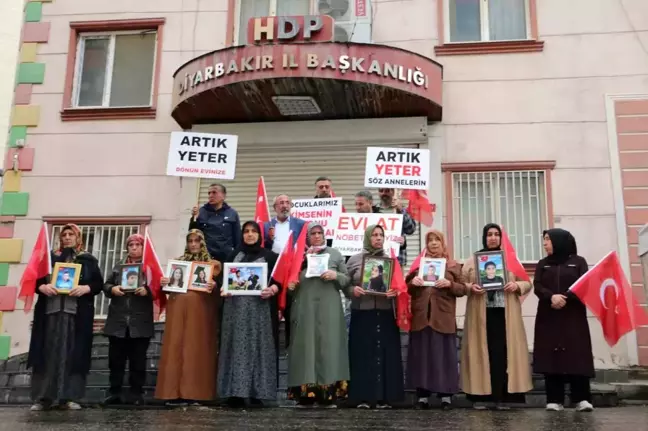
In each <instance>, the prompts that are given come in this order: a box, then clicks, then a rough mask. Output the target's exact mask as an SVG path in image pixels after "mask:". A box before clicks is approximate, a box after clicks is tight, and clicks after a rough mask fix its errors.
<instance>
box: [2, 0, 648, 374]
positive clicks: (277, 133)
mask: <svg viewBox="0 0 648 431" xmlns="http://www.w3.org/2000/svg"><path fill="white" fill-rule="evenodd" d="M34 4H37V5H38V6H32V5H34ZM124 7H125V3H124V2H117V1H108V0H94V1H92V2H77V1H72V0H53V1H45V0H43V1H32V2H29V3H28V9H27V10H31V8H34V9H35V8H38V9H39V10H40V11H41V12H42V13H40V14H39V15H38V19H37V20H33V19H30V13H25V15H24V17H25V22H24V23H23V31H22V39H21V48H20V63H19V66H18V71H19V72H18V77H17V85H16V87H15V95H14V104H15V106H14V108H13V116H12V119H11V130H10V133H9V140H8V147H9V148H8V150H7V152H6V155H5V167H6V166H7V163H8V161H9V160H17V163H16V170H15V171H14V173H13V174H12V179H11V181H10V182H8V181H7V180H6V179H5V185H4V193H3V203H2V207H0V215H1V216H2V219H1V220H2V225H1V228H2V232H3V237H2V239H0V260H1V263H0V284H1V285H4V286H5V287H3V288H0V289H2V290H3V291H4V292H5V293H6V295H7V296H9V297H10V300H9V301H7V303H6V304H5V303H4V302H3V304H4V306H5V308H4V309H5V312H4V314H3V316H2V326H3V332H4V333H5V334H7V335H8V336H10V337H11V354H12V355H14V354H18V353H22V352H25V351H26V350H27V348H28V341H29V321H30V316H29V314H25V313H23V312H22V311H21V309H22V303H21V302H20V301H16V300H15V296H16V292H15V286H17V284H18V282H19V280H20V277H21V275H22V271H23V269H24V265H25V263H26V261H27V260H28V259H29V256H30V253H31V249H32V247H33V245H34V242H35V239H36V235H37V233H38V230H39V227H40V226H41V223H42V222H43V221H47V222H48V224H49V226H50V230H51V235H52V238H53V241H54V243H53V245H56V241H55V238H56V236H57V232H58V229H59V228H60V226H61V224H63V223H65V222H76V223H78V224H79V225H80V226H82V228H83V232H84V236H85V242H86V244H87V246H88V249H89V251H91V252H92V253H93V254H95V255H96V256H97V257H98V258H99V259H100V262H101V263H102V265H103V270H104V271H107V270H108V269H109V268H110V267H111V266H112V264H113V262H115V260H117V259H119V258H120V257H121V256H123V255H124V253H125V246H124V241H125V239H126V237H127V236H128V235H129V234H130V233H132V232H135V231H142V230H143V229H145V228H146V227H149V228H150V231H151V234H152V236H153V238H154V240H155V244H156V248H157V249H158V253H159V254H160V257H161V259H163V260H165V259H168V258H171V257H174V256H177V255H179V254H181V252H182V247H183V243H184V235H185V233H186V229H187V225H188V220H189V216H190V211H191V208H192V207H193V206H194V205H196V204H197V203H198V202H200V203H202V202H204V201H205V200H206V187H207V186H208V184H209V183H210V182H211V181H200V180H197V179H192V178H178V177H170V176H166V175H165V168H166V158H167V152H168V145H169V135H170V132H172V131H175V130H181V129H185V130H189V129H191V130H194V131H205V132H219V133H227V134H235V135H238V136H239V151H238V161H237V169H236V179H235V180H233V181H229V182H227V183H226V185H227V187H228V202H229V203H230V204H231V205H232V206H233V207H235V208H237V209H238V210H239V212H240V214H241V217H242V219H251V218H252V216H253V212H254V202H255V194H256V187H255V185H256V181H257V179H258V177H259V176H260V175H263V176H264V178H265V180H266V186H267V189H268V194H269V195H270V196H274V195H276V194H279V193H288V194H290V195H291V196H292V197H293V198H298V197H311V196H312V195H313V193H314V180H315V178H316V177H317V176H320V175H327V176H329V177H331V178H332V179H333V188H334V190H335V193H336V194H337V195H338V196H342V197H343V198H346V200H347V202H348V203H347V206H348V205H350V199H351V198H352V196H353V194H354V193H355V192H356V191H359V190H361V189H363V179H364V157H365V152H366V147H367V146H394V147H398V146H404V147H420V148H428V149H429V150H430V157H431V159H430V163H431V173H430V182H431V184H432V187H431V188H430V190H429V191H428V193H429V196H430V199H431V201H432V202H434V203H436V205H437V212H436V215H435V222H434V227H435V228H438V229H441V230H442V231H444V232H445V233H446V234H447V237H448V241H449V244H450V247H451V249H452V254H453V255H454V257H455V258H457V259H467V258H470V257H471V255H472V253H473V252H474V251H476V250H478V249H479V248H481V245H480V243H481V228H482V226H483V225H484V224H486V223H487V222H499V223H501V224H502V225H504V227H505V229H506V230H507V232H508V233H509V235H510V237H511V240H512V241H513V243H514V245H515V246H516V249H517V251H518V254H519V256H520V257H521V259H522V260H523V261H524V262H525V263H527V264H528V266H529V268H533V265H534V263H535V262H537V261H538V260H539V259H540V258H541V257H542V255H543V251H542V241H541V232H542V230H543V229H546V228H548V227H563V228H566V229H568V230H570V231H571V232H573V233H574V235H575V237H576V238H577V241H578V247H579V252H580V254H582V255H583V256H584V257H585V258H586V259H587V260H588V262H589V263H590V265H593V264H594V263H596V262H597V261H598V260H599V259H600V258H601V257H603V256H604V255H605V254H606V253H607V252H609V251H610V250H617V251H618V252H619V254H620V256H621V258H622V261H623V264H624V266H625V267H626V270H627V272H628V274H629V276H630V277H631V281H632V283H633V288H634V290H635V292H636V293H637V294H638V295H639V296H640V298H641V300H642V302H644V303H645V301H646V299H645V298H646V295H645V291H644V289H645V287H644V283H643V275H642V266H641V263H640V259H639V255H638V244H639V236H638V231H639V228H640V227H641V226H642V225H643V224H645V223H646V221H647V220H648V217H647V215H648V209H646V208H648V72H647V71H648V3H646V2H643V1H639V0H633V1H625V2H619V1H618V0H595V1H592V0H587V1H586V0H570V1H569V2H565V1H559V0H542V1H540V0H462V1H460V0H399V1H392V0H374V1H369V0H354V1H347V0H338V1H336V0H327V1H314V0H210V1H204V0H190V1H182V2H180V1H175V0H140V1H137V2H130V3H128V7H129V8H130V9H128V11H127V10H125V9H124ZM318 15H322V16H324V18H322V19H321V20H312V19H311V18H312V17H313V16H318ZM31 16H32V17H33V13H32V14H31ZM282 16H292V17H298V18H296V19H295V21H294V22H296V23H297V24H298V25H297V27H298V28H299V30H300V31H299V32H297V33H298V34H297V35H296V36H294V35H293V36H291V37H288V36H290V35H288V36H286V35H282V34H281V32H280V31H279V30H280V29H279V27H277V25H280V20H278V19H276V20H274V21H273V20H268V19H267V18H260V17H282ZM329 17H330V18H329ZM254 18H260V19H259V20H255V19H254ZM331 18H332V19H331ZM316 22H320V23H321V24H322V26H321V28H318V29H316V30H313V32H312V34H306V33H304V32H303V30H304V29H305V28H306V27H308V25H311V24H312V25H311V27H312V29H315V27H317V26H316V25H315V23H316ZM273 25H274V27H273ZM289 28H291V27H286V28H284V30H285V29H289ZM283 36H286V37H285V38H284V39H283V40H282V37H283ZM305 39H308V40H309V42H308V43H307V44H304V43H303V42H304V41H305ZM331 39H332V40H333V42H331ZM343 56H346V58H347V64H346V67H345V63H344V62H343V61H342V60H341V58H342V57H343ZM329 57H330V58H331V61H329ZM353 59H355V60H356V63H353V61H352V60H353ZM360 59H362V60H363V61H364V62H362V61H360ZM374 61H375V62H376V65H375V66H374ZM416 73H419V74H418V75H417V74H416ZM20 139H24V147H22V148H21V147H18V146H16V144H17V143H18V141H19V140H20ZM16 156H17V157H16ZM8 183H9V185H7V184H8ZM426 229H428V228H427V227H423V233H424V232H425V230H426ZM420 237H421V232H418V233H417V234H416V235H415V236H414V238H412V240H410V241H408V243H409V253H408V254H409V258H410V261H411V260H413V258H414V256H415V255H416V254H418V251H419V250H420V249H421V247H422V244H421V241H420ZM12 287H14V289H13V290H12V289H11V288H12ZM11 292H13V293H11ZM11 295H13V299H11ZM106 305H107V303H106V301H105V299H104V298H103V296H102V297H99V298H97V317H98V318H101V317H102V316H103V315H105V312H106V311H107V307H106ZM536 306H537V301H536V298H535V297H534V296H533V295H530V296H529V297H527V298H526V299H525V301H524V304H523V313H524V318H525V324H526V330H527V333H528V336H529V337H528V339H529V343H530V345H529V349H532V343H533V329H534V316H535V310H536ZM463 313H464V306H463V303H462V304H460V306H459V309H458V311H457V315H458V322H459V326H460V327H461V326H462V316H463ZM590 319H591V325H590V327H591V331H592V337H593V342H594V356H595V363H596V366H597V368H616V367H624V366H628V365H636V364H643V365H648V328H641V329H640V330H639V331H637V332H636V333H632V334H629V335H628V336H626V337H625V338H624V339H623V340H622V341H621V342H620V343H619V344H618V345H617V346H615V347H614V348H612V349H610V348H609V347H608V346H607V344H606V343H605V341H604V340H603V336H602V331H601V328H600V325H599V324H598V322H597V321H596V320H595V319H594V318H593V317H591V318H590Z"/></svg>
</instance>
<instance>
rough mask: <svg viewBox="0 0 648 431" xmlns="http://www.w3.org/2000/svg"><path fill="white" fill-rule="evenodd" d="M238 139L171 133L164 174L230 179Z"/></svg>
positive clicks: (233, 137)
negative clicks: (165, 172)
mask: <svg viewBox="0 0 648 431" xmlns="http://www.w3.org/2000/svg"><path fill="white" fill-rule="evenodd" d="M237 149H238V136H235V135H216V134H212V133H192V132H172V133H171V146H170V148H169V159H168V161H167V175H172V176H176V177H194V178H214V179H219V180H233V179H234V174H235V173H236V151H237Z"/></svg>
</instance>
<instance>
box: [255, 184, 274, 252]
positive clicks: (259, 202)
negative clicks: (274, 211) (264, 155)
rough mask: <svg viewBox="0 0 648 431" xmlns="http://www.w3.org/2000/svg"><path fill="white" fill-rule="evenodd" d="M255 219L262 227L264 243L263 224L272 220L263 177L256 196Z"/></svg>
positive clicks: (262, 241)
mask: <svg viewBox="0 0 648 431" xmlns="http://www.w3.org/2000/svg"><path fill="white" fill-rule="evenodd" d="M254 221H255V222H257V224H258V225H259V228H260V229H261V244H262V245H263V243H264V242H265V241H264V238H263V231H264V228H263V226H264V225H265V223H266V222H269V221H270V209H269V208H268V195H267V194H266V188H265V181H263V177H259V183H258V184H257V198H256V208H255V209H254Z"/></svg>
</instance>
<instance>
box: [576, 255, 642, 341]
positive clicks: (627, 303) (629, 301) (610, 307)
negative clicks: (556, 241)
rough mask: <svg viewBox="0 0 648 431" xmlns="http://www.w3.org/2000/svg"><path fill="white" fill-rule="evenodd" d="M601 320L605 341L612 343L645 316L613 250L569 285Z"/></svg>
mask: <svg viewBox="0 0 648 431" xmlns="http://www.w3.org/2000/svg"><path fill="white" fill-rule="evenodd" d="M569 290H570V291H571V292H573V293H574V295H576V296H577V297H578V298H579V299H580V300H581V301H582V302H583V304H585V305H586V306H587V308H589V309H590V311H591V312H592V313H593V314H594V315H595V316H596V317H597V318H598V319H599V320H600V321H601V326H602V327H603V335H604V337H605V341H607V343H608V344H609V345H610V347H613V346H614V345H615V344H616V343H618V342H619V339H620V338H621V337H623V336H624V335H625V334H627V333H628V332H630V331H632V330H634V329H637V327H639V326H643V325H648V316H647V315H646V312H645V311H644V310H643V309H642V308H641V306H640V305H639V301H637V298H636V297H635V296H634V294H633V293H632V288H631V287H630V282H628V279H627V278H626V276H625V274H624V273H623V268H621V263H620V262H619V256H618V255H617V253H616V251H611V252H610V253H608V254H607V255H606V256H605V257H604V258H603V259H601V261H600V262H599V263H597V264H596V265H594V267H593V268H592V269H590V270H589V271H587V273H585V274H584V275H583V276H581V278H579V279H578V280H576V282H575V283H574V284H573V285H572V286H571V287H570V288H569Z"/></svg>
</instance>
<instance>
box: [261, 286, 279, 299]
mask: <svg viewBox="0 0 648 431" xmlns="http://www.w3.org/2000/svg"><path fill="white" fill-rule="evenodd" d="M278 292H279V288H278V287H277V285H275V284H273V285H272V286H270V287H266V288H265V289H263V290H262V291H261V299H268V298H272V297H273V296H275V295H276V294H277V293H278Z"/></svg>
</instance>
